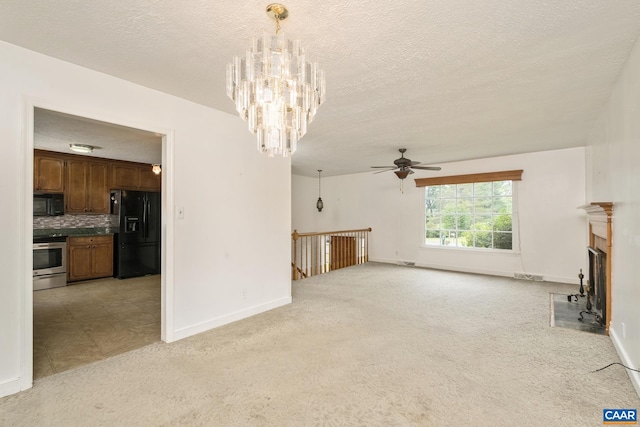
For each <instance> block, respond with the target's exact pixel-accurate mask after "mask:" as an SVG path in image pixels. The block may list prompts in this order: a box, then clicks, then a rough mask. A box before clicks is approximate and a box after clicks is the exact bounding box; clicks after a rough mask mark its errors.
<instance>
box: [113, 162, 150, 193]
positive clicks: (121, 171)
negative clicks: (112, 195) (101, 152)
mask: <svg viewBox="0 0 640 427" xmlns="http://www.w3.org/2000/svg"><path fill="white" fill-rule="evenodd" d="M111 177H112V180H111V188H113V189H118V190H144V191H160V175H156V174H154V173H153V172H151V165H147V164H143V163H130V162H112V164H111Z"/></svg>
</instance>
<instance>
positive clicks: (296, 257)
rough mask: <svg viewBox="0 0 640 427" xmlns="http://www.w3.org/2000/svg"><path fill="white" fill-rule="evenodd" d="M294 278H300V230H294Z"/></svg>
mask: <svg viewBox="0 0 640 427" xmlns="http://www.w3.org/2000/svg"><path fill="white" fill-rule="evenodd" d="M291 237H292V238H293V280H298V237H299V234H298V230H293V234H292V235H291Z"/></svg>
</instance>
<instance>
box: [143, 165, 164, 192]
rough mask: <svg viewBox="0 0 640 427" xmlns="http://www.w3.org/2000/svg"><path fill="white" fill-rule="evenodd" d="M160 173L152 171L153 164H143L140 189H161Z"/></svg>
mask: <svg viewBox="0 0 640 427" xmlns="http://www.w3.org/2000/svg"><path fill="white" fill-rule="evenodd" d="M160 182H161V179H160V175H156V174H155V173H153V172H152V171H151V166H147V165H145V166H142V167H141V168H140V190H145V191H160Z"/></svg>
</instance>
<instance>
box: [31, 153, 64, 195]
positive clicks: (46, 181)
mask: <svg viewBox="0 0 640 427" xmlns="http://www.w3.org/2000/svg"><path fill="white" fill-rule="evenodd" d="M64 171H65V160H64V158H63V157H62V156H56V155H54V154H51V155H49V154H47V153H46V152H41V151H39V150H35V151H34V153H33V191H35V192H39V193H63V192H64V176H65V175H64Z"/></svg>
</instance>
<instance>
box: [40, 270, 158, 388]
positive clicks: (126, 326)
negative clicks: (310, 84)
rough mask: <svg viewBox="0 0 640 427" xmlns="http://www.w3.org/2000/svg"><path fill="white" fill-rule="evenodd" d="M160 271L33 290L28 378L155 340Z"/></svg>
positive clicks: (90, 361)
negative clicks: (31, 361) (30, 374)
mask: <svg viewBox="0 0 640 427" xmlns="http://www.w3.org/2000/svg"><path fill="white" fill-rule="evenodd" d="M160 314H161V312H160V275H155V276H146V277H138V278H132V279H125V280H117V279H113V278H108V279H99V280H92V281H87V282H82V283H80V284H72V285H68V286H66V287H64V288H56V289H47V290H42V291H36V292H34V293H33V378H34V379H38V378H42V377H46V376H48V375H52V374H55V373H57V372H62V371H66V370H67V369H71V368H75V367H77V366H81V365H85V364H88V363H92V362H96V361H98V360H101V359H105V358H107V357H110V356H114V355H116V354H120V353H124V352H127V351H130V350H133V349H136V348H140V347H143V346H145V345H149V344H151V343H154V342H156V341H160Z"/></svg>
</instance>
